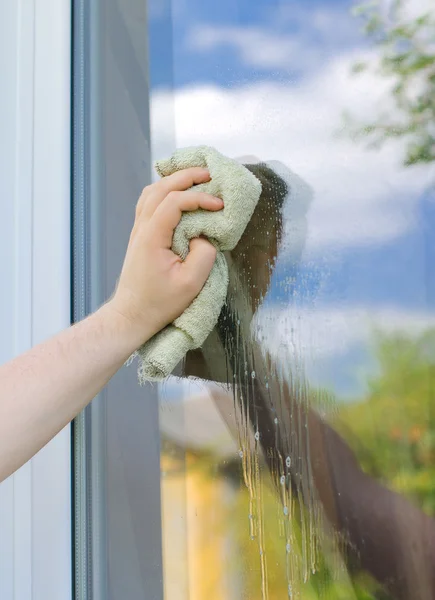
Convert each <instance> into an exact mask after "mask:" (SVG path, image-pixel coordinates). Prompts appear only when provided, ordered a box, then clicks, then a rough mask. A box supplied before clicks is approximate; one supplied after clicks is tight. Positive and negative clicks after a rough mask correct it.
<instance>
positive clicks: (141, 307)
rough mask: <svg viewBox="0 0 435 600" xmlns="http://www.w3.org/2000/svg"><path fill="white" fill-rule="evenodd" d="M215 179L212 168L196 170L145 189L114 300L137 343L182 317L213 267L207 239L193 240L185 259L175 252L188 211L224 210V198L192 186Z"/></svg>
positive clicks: (113, 305)
mask: <svg viewBox="0 0 435 600" xmlns="http://www.w3.org/2000/svg"><path fill="white" fill-rule="evenodd" d="M209 180H210V174H209V172H208V171H207V170H206V169H202V168H191V169H186V170H183V171H178V172H177V173H174V174H173V175H170V176H168V177H164V178H163V179H161V180H160V181H158V182H157V183H155V184H153V185H150V186H148V187H146V188H145V189H144V190H143V192H142V195H141V197H140V199H139V202H138V204H137V208H136V219H135V223H134V227H133V230H132V233H131V236H130V242H129V245H128V248H127V253H126V256H125V261H124V266H123V268H122V272H121V276H120V279H119V283H118V286H117V289H116V291H115V294H114V296H113V298H112V299H111V300H110V301H109V303H108V305H109V306H110V308H111V309H112V310H115V311H116V312H117V313H118V314H119V315H121V316H122V317H124V320H125V321H126V322H127V323H128V325H129V330H130V332H131V333H132V334H133V335H134V336H135V342H136V347H139V346H140V345H141V344H142V343H144V342H145V341H146V340H148V339H149V338H150V337H152V336H153V335H154V334H155V333H157V332H158V331H160V329H162V328H163V327H165V325H167V324H168V323H170V322H172V321H173V320H174V319H176V318H177V317H178V316H180V315H181V313H182V312H183V311H184V310H185V309H186V308H187V307H188V306H189V304H190V303H191V302H192V300H193V299H194V298H195V297H196V296H197V295H198V294H199V292H200V291H201V289H202V287H203V285H204V283H205V282H206V280H207V278H208V275H209V273H210V271H211V269H212V267H213V264H214V261H215V259H216V248H215V247H214V246H212V244H210V242H208V241H207V240H205V239H202V238H198V239H194V240H192V241H191V243H190V252H189V254H188V256H187V258H186V260H185V261H182V260H181V258H180V257H179V256H177V255H176V254H174V253H173V252H172V250H171V244H172V236H173V232H174V229H175V227H176V226H177V225H178V223H179V221H180V219H181V215H182V213H183V212H185V211H193V210H197V209H198V208H202V209H206V210H213V211H217V210H220V209H222V208H223V202H222V200H221V199H220V198H215V197H214V196H210V195H208V194H205V193H202V192H195V191H193V190H191V189H189V188H191V187H192V186H193V185H195V184H200V183H205V182H207V181H209ZM136 337H137V340H136Z"/></svg>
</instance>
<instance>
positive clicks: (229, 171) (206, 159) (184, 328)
mask: <svg viewBox="0 0 435 600" xmlns="http://www.w3.org/2000/svg"><path fill="white" fill-rule="evenodd" d="M189 167H205V168H207V169H208V170H209V171H210V176H211V181H209V182H207V183H204V184H201V185H196V186H194V189H195V191H198V192H206V193H208V194H211V195H213V196H217V197H219V198H222V200H223V201H224V208H223V209H222V210H221V211H219V212H216V213H215V212H210V211H205V210H197V211H195V212H190V213H183V216H182V218H181V221H180V223H179V224H178V226H177V228H176V229H175V232H174V237H173V240H172V250H173V251H174V252H175V253H176V254H178V255H179V256H181V258H183V259H185V258H186V256H187V254H188V252H189V240H191V239H192V238H196V237H200V236H206V237H207V238H208V239H209V240H210V242H211V243H212V244H214V246H216V248H217V249H218V250H219V252H218V253H217V257H216V262H215V264H214V266H213V269H212V270H211V273H210V275H209V277H208V279H207V281H206V283H205V285H204V287H203V289H202V290H201V292H200V293H199V295H198V296H197V297H196V298H195V300H194V301H193V302H192V304H191V305H190V306H189V307H188V308H187V309H186V310H185V311H184V313H183V314H182V315H181V316H180V317H178V319H176V320H175V321H174V322H173V323H171V324H170V325H168V326H167V327H165V329H163V330H162V331H161V332H159V333H158V334H156V335H155V336H154V337H153V338H152V339H151V340H149V341H148V342H147V343H146V344H144V345H143V346H142V347H141V348H140V349H139V350H138V351H137V352H136V355H137V356H138V357H139V361H140V364H139V370H138V375H139V381H140V382H141V383H144V382H145V381H160V380H162V379H164V378H165V377H167V376H168V375H170V374H171V373H172V371H173V370H174V368H175V367H176V366H177V364H178V363H179V362H180V361H181V360H182V359H183V358H184V357H185V355H186V353H187V352H188V351H189V350H194V349H195V348H199V347H201V345H202V344H203V343H204V341H205V340H206V339H207V337H208V335H209V334H210V333H211V331H212V330H213V328H214V327H215V325H216V323H217V320H218V317H219V314H220V312H221V310H222V307H223V305H224V302H225V299H226V295H227V288H228V266H227V262H226V259H225V257H224V255H223V252H224V251H227V250H232V249H233V248H234V247H235V246H236V245H237V243H238V241H239V240H240V237H241V236H242V234H243V232H244V230H245V228H246V226H247V224H248V223H249V220H250V218H251V217H252V214H253V212H254V209H255V207H256V205H257V202H258V200H259V198H260V194H261V189H262V187H261V183H260V181H259V180H258V179H257V178H256V177H255V175H253V174H252V173H251V172H250V171H249V170H248V169H247V168H246V167H244V166H243V165H242V164H240V163H238V162H237V161H235V160H232V159H229V158H226V157H225V156H223V155H222V154H220V153H219V152H218V151H217V150H215V149H214V148H210V147H208V146H199V147H192V148H183V149H180V150H177V151H176V152H174V154H173V155H172V156H171V157H170V158H168V159H167V160H160V161H158V162H157V163H156V170H157V172H158V174H159V175H160V176H161V177H166V176H167V175H171V174H172V173H175V172H176V171H180V170H181V169H187V168H189Z"/></svg>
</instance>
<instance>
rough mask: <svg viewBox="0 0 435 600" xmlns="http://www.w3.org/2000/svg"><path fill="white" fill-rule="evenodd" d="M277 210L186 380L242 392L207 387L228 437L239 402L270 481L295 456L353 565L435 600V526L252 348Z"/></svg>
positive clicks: (309, 500)
mask: <svg viewBox="0 0 435 600" xmlns="http://www.w3.org/2000/svg"><path fill="white" fill-rule="evenodd" d="M264 173H266V172H264ZM266 174H267V173H266ZM263 189H266V187H265V186H263ZM290 191H291V190H290ZM278 200H279V198H278ZM293 201H294V197H293ZM272 202H275V203H276V202H277V194H276V190H275V192H274V193H273V194H272V193H271V192H270V193H268V194H265V193H264V192H263V194H262V196H261V198H260V202H259V204H258V206H257V209H256V213H255V214H254V217H253V219H252V221H251V223H250V224H249V225H248V227H247V229H246V231H245V234H244V236H243V237H242V239H241V242H240V244H239V245H238V246H237V248H236V249H235V250H234V251H233V252H232V253H231V256H230V257H229V265H230V271H231V272H230V282H233V283H230V290H229V299H228V307H227V308H226V309H224V313H223V315H222V318H221V320H220V324H219V325H218V327H217V331H216V332H215V334H214V335H213V336H211V337H210V339H209V340H208V341H207V342H206V344H204V346H203V348H202V349H201V350H199V351H195V352H192V353H190V354H189V355H188V357H187V361H186V366H185V375H190V376H196V377H200V378H203V379H206V380H212V381H219V382H221V383H231V386H232V385H233V382H234V383H235V385H236V386H237V393H236V394H235V395H233V391H232V389H231V387H230V393H228V392H226V391H225V389H224V388H222V386H210V388H209V389H210V395H211V396H212V397H213V399H214V401H215V404H216V407H217V408H218V410H219V411H220V414H221V415H222V417H223V419H224V420H225V422H226V423H227V425H228V427H229V429H230V431H232V432H233V433H235V434H237V427H240V422H241V420H243V419H241V418H240V417H239V418H238V423H237V416H236V415H237V412H238V411H237V410H234V398H237V402H238V403H239V406H238V407H236V408H238V409H240V411H239V413H240V414H241V415H246V416H247V417H248V419H249V421H250V423H251V430H250V432H249V433H250V437H251V438H253V431H254V430H255V431H257V432H258V436H259V437H258V439H259V440H260V444H261V446H262V450H263V456H264V457H266V460H267V461H269V466H270V470H271V472H272V473H275V474H276V473H278V477H279V475H280V474H281V473H280V471H279V468H277V465H279V464H280V461H282V457H290V459H291V461H290V464H291V467H290V469H289V475H290V480H291V486H292V488H293V489H294V490H295V491H297V492H298V494H297V497H299V498H300V497H302V498H303V499H304V501H305V504H306V507H307V508H308V510H313V509H314V505H313V502H319V503H320V504H321V506H322V508H323V511H324V514H325V515H326V517H327V519H328V521H329V522H330V523H331V524H332V526H333V527H334V529H335V531H336V532H337V533H339V534H340V537H341V538H342V540H343V542H344V544H343V545H342V547H344V548H345V549H346V557H347V559H350V560H348V564H349V566H350V565H352V566H355V565H359V567H360V568H362V569H364V570H366V571H367V572H369V573H370V574H371V575H372V576H373V577H374V578H375V579H376V580H377V581H379V582H380V583H381V584H382V585H383V586H384V588H385V589H386V590H387V591H388V593H389V596H388V597H391V598H395V599H398V600H432V599H435V521H434V520H433V519H431V518H430V517H428V516H427V515H425V514H424V513H423V512H421V511H420V510H419V509H418V508H417V507H415V506H414V505H413V504H412V503H410V502H409V501H408V500H406V499H405V498H403V497H401V496H400V495H399V494H397V493H394V492H392V491H391V490H389V489H388V488H387V487H385V486H384V485H382V484H380V483H379V482H377V481H375V480H374V479H373V478H371V477H369V476H368V475H366V474H365V473H364V472H363V471H362V469H361V468H360V466H359V464H358V462H357V460H356V457H355V456H354V455H353V453H352V451H351V450H350V448H349V447H348V445H347V444H346V442H345V441H344V439H343V438H342V437H340V436H339V435H338V434H337V433H336V432H335V431H334V429H333V428H332V427H331V426H330V425H329V424H328V423H326V422H325V421H324V420H323V419H322V418H321V417H320V416H319V415H318V414H317V413H316V411H315V410H313V409H311V408H309V407H308V398H307V385H306V384H304V383H303V382H299V383H297V382H296V381H295V379H294V374H293V373H292V366H291V365H288V369H287V373H286V374H285V376H283V373H282V371H281V373H280V374H278V369H276V368H275V365H274V360H273V358H272V357H270V356H268V357H265V355H264V349H262V348H261V345H260V343H259V341H258V340H256V339H253V336H252V330H251V321H252V315H253V313H254V312H255V310H256V308H257V307H258V304H259V303H260V301H261V299H262V298H264V296H265V295H266V293H267V288H268V286H269V283H270V278H271V273H272V269H270V268H269V267H268V265H271V264H273V263H274V262H275V258H276V253H277V248H278V246H279V244H280V239H281V235H282V226H283V223H282V215H281V216H280V215H279V212H280V211H271V210H270V207H271V203H272ZM296 212H297V211H296ZM272 220H274V221H275V222H274V223H272ZM266 229H267V232H268V234H269V235H265V230H266ZM259 248H261V252H259V251H258V249H259ZM221 362H222V365H221V364H220V363H221ZM251 373H255V378H254V379H253V378H252V377H251ZM292 377H293V380H292ZM286 379H287V380H288V382H289V383H286ZM265 382H267V383H265ZM238 433H240V432H238ZM251 447H252V445H251ZM278 487H279V486H278ZM314 497H315V498H316V500H313V499H314Z"/></svg>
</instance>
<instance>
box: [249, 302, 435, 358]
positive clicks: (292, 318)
mask: <svg viewBox="0 0 435 600" xmlns="http://www.w3.org/2000/svg"><path fill="white" fill-rule="evenodd" d="M431 327H435V314H434V313H432V314H431V313H424V312H418V311H408V310H404V309H400V308H396V307H388V306H384V307H378V308H369V307H364V306H361V307H358V306H356V307H351V308H342V307H337V308H335V307H331V308H328V307H319V308H311V309H310V308H297V307H286V308H282V309H279V308H264V309H262V310H260V311H259V313H258V315H257V316H256V319H255V321H254V323H253V331H254V335H255V336H256V337H257V338H258V339H260V341H261V343H262V344H263V345H264V348H265V349H267V350H268V351H269V352H270V353H271V354H272V355H273V356H274V357H275V358H276V359H278V360H280V361H287V360H288V359H291V360H294V359H299V360H300V359H302V360H303V362H304V363H306V364H308V363H318V362H319V361H320V362H321V361H323V360H324V359H325V358H327V359H328V360H330V359H331V358H336V359H338V358H339V357H342V356H345V355H346V354H347V353H348V352H349V351H350V350H351V349H352V347H354V346H356V345H362V346H364V347H366V348H367V347H368V346H369V344H370V343H371V340H372V337H373V334H374V332H375V331H380V332H383V333H386V334H392V333H399V332H400V333H404V334H406V335H410V336H417V335H419V334H421V333H423V332H424V331H426V330H427V329H429V328H431Z"/></svg>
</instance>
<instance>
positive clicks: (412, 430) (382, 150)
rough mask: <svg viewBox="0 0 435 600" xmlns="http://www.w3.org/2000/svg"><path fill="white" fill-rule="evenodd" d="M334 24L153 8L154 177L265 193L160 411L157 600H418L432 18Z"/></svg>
mask: <svg viewBox="0 0 435 600" xmlns="http://www.w3.org/2000/svg"><path fill="white" fill-rule="evenodd" d="M352 8H355V4H354V3H351V2H347V1H346V2H345V1H340V0H336V1H334V2H330V1H327V0H318V1H314V2H310V3H302V2H289V1H288V2H286V1H279V0H277V1H274V2H269V1H266V0H256V1H255V2H251V3H249V4H248V3H246V2H243V1H242V0H238V1H237V2H232V3H229V2H224V3H221V4H219V6H217V4H216V3H214V2H211V1H206V2H204V1H201V2H199V1H196V0H184V1H183V2H182V1H181V0H174V1H173V2H171V3H167V4H164V5H163V4H159V3H151V6H150V29H149V33H150V41H151V42H150V51H151V52H150V56H151V75H152V82H153V97H152V106H153V109H152V131H153V136H152V144H153V153H154V157H155V158H157V157H162V156H167V155H169V154H170V153H171V152H172V151H173V150H174V148H175V147H181V146H186V145H193V144H208V145H213V146H215V147H216V148H217V149H218V150H219V151H221V152H223V153H225V154H226V155H228V156H232V157H240V156H242V157H244V158H239V160H241V161H242V162H243V163H244V164H245V165H247V166H248V168H249V169H251V170H252V171H253V172H254V173H255V174H256V175H257V176H258V177H259V178H260V180H261V181H262V184H263V193H262V196H261V199H260V202H259V205H258V207H257V210H256V213H255V214H254V217H253V219H252V221H251V223H250V225H249V226H248V228H247V230H246V232H245V234H244V236H243V238H242V240H241V241H240V243H239V245H238V246H237V248H236V249H235V250H234V251H233V252H232V253H230V254H228V256H227V259H228V264H229V266H230V273H231V276H230V288H229V293H228V300H227V304H226V306H225V308H224V310H223V311H222V314H221V317H220V320H219V324H218V326H217V327H216V329H215V331H213V333H212V335H211V336H210V338H209V339H208V340H207V342H206V344H205V345H204V347H203V348H202V349H201V350H200V351H196V352H192V353H190V354H189V355H188V356H187V358H186V361H185V363H184V364H183V365H182V366H181V367H180V371H179V373H178V375H179V376H181V378H180V377H178V378H176V377H173V378H170V379H169V380H168V381H167V382H165V383H164V384H163V385H162V386H160V390H159V393H160V423H161V433H162V450H161V468H162V479H161V487H162V515H163V561H164V584H165V597H166V598H168V599H170V600H173V599H180V600H185V599H186V600H187V599H189V600H193V599H201V600H202V599H204V598H209V599H216V600H217V599H225V600H227V599H228V600H230V599H232V598H234V599H236V598H237V599H239V598H249V599H255V600H256V599H257V598H258V599H261V600H265V599H276V598H287V597H288V598H303V599H307V600H311V599H315V598H338V599H340V598H343V599H344V598H346V599H348V598H358V599H359V598H399V599H413V600H414V599H430V598H433V597H435V575H434V573H435V569H434V567H435V524H434V520H433V517H434V515H435V391H434V390H435V387H434V377H435V312H434V307H435V284H434V281H435V277H434V274H433V266H432V265H433V264H434V262H433V259H435V243H434V241H433V236H432V235H431V228H433V226H434V225H435V210H434V194H433V187H431V185H432V184H433V176H434V167H433V164H434V161H435V155H434V152H433V148H434V147H435V145H434V143H433V142H434V135H435V133H434V123H435V105H434V103H433V98H434V97H435V89H434V88H435V71H434V69H435V49H434V40H435V12H434V9H433V7H432V5H431V3H428V2H426V3H425V2H424V1H423V0H421V1H420V0H409V1H408V2H405V1H404V2H398V3H387V2H385V3H382V2H380V3H379V4H378V3H374V4H373V5H371V6H369V7H366V8H360V9H358V10H357V11H356V12H357V13H358V14H357V15H354V14H352V12H351V9H352ZM356 8H358V7H356ZM255 157H258V158H255ZM272 159H273V160H272ZM290 169H291V170H290ZM295 173H297V175H296V174H295Z"/></svg>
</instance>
